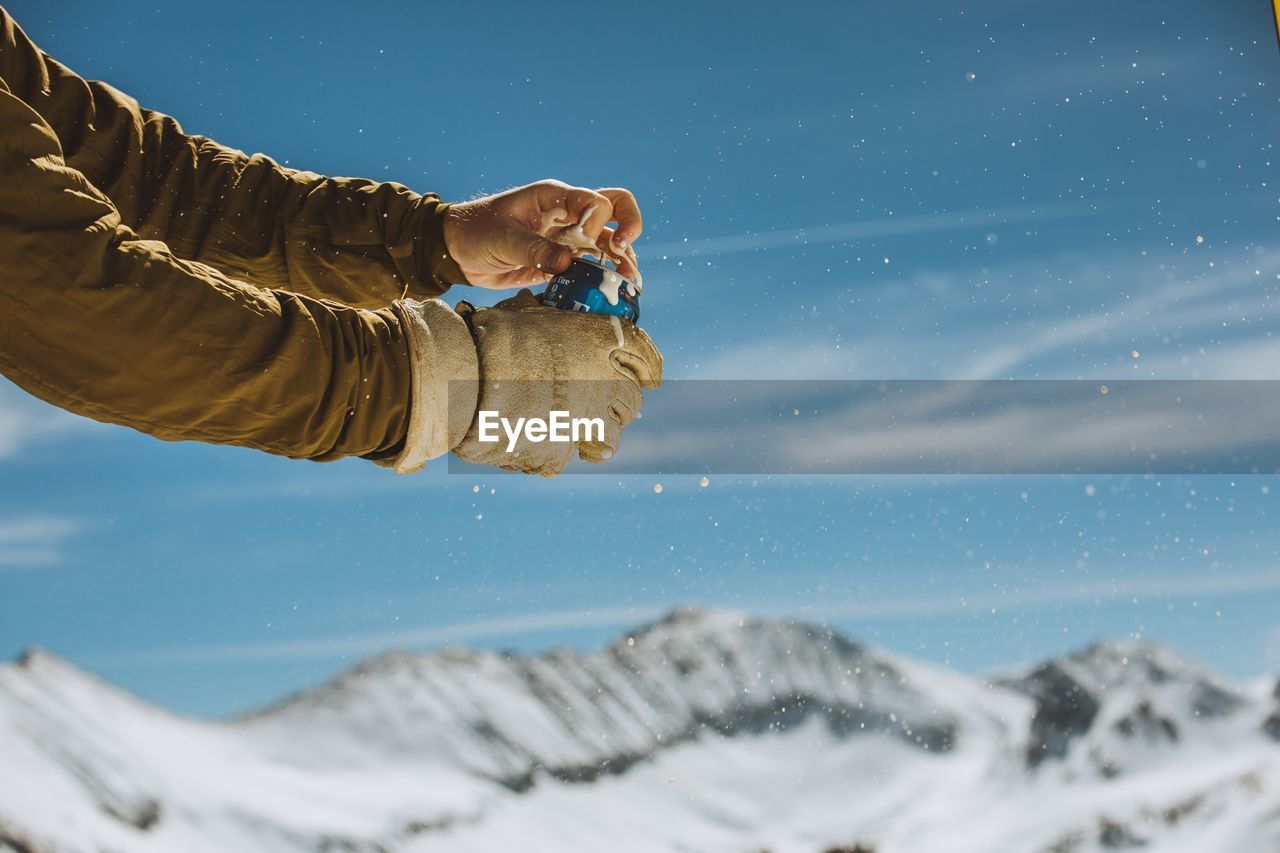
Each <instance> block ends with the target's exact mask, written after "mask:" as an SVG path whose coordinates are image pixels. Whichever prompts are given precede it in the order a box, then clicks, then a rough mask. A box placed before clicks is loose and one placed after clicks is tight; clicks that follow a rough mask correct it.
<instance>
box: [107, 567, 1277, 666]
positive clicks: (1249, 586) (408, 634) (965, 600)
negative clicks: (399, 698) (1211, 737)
mask: <svg viewBox="0 0 1280 853" xmlns="http://www.w3.org/2000/svg"><path fill="white" fill-rule="evenodd" d="M1275 591H1280V573H1276V572H1272V571H1266V572H1262V571H1259V572H1240V573H1235V574H1225V575H1200V576H1187V577H1159V578H1124V579H1117V580H1108V581H1097V582H1091V583H1080V584H1070V585H1048V586H1042V587H1026V588H1010V589H1006V590H1003V591H1000V592H992V591H990V590H989V589H986V588H984V589H983V590H982V591H975V592H974V593H972V594H966V593H957V594H952V595H943V596H934V597H930V596H913V597H908V598H885V599H879V600H875V599H870V600H862V601H859V602H858V603H857V604H850V605H840V604H834V605H818V606H815V605H814V604H813V602H812V601H804V602H785V601H767V602H754V603H743V602H737V601H735V602H730V603H729V606H732V607H733V608H734V609H735V610H741V611H744V612H750V613H755V614H759V615H764V616H778V617H786V616H802V617H803V618H805V619H807V620H810V621H816V622H833V623H834V622H850V621H872V620H896V619H927V618H934V617H945V616H955V615H960V614H966V613H979V612H989V611H992V610H995V611H1008V610H1026V609H1035V608H1042V607H1078V606H1088V607H1097V606H1098V605H1099V604H1101V603H1105V602H1115V601H1124V600H1137V601H1142V600H1145V599H1159V600H1161V601H1169V600H1183V599H1198V598H1215V597H1216V598H1225V597H1233V596H1241V595H1252V594H1258V593H1265V592H1275ZM674 606H676V605H675V604H672V603H662V604H649V605H637V606H633V607H603V608H589V609H581V610H560V611H547V612H542V613H531V614H513V615H510V616H497V617H492V618H487V619H477V620H471V621H466V622H454V623H449V624H444V625H434V626H426V627H421V628H415V629H409V630H405V631H397V632H375V633H369V634H360V635H344V636H332V637H319V638H313V639H301V640H281V641H276V642H253V643H224V644H218V645H208V646H190V647H187V648H170V649H164V650H156V651H139V652H132V653H125V654H119V655H112V656H110V657H100V658H97V659H96V660H95V663H96V664H99V665H109V666H131V667H132V666H139V667H155V666H182V665H188V664H201V663H261V662H278V661H298V660H335V659H344V658H349V657H356V658H360V657H366V656H369V655H373V654H377V653H380V652H385V651H388V650H390V649H412V648H424V647H432V646H436V647H438V646H441V645H446V644H458V643H464V642H474V641H477V640H489V639H500V638H512V637H518V636H528V635H532V634H540V633H547V632H552V633H554V632H564V631H572V630H578V629H584V628H616V629H618V630H623V629H626V628H628V627H633V626H635V625H637V624H639V623H644V622H648V621H652V620H654V619H657V618H659V617H660V616H662V615H663V614H664V613H667V612H669V611H670V610H671V609H672V608H673V607H674ZM712 606H718V605H716V604H712Z"/></svg>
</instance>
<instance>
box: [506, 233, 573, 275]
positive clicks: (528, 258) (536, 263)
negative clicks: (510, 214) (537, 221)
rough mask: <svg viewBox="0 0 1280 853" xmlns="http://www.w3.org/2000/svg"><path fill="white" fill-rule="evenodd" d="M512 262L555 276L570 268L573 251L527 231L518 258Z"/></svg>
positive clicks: (518, 249) (522, 239)
mask: <svg viewBox="0 0 1280 853" xmlns="http://www.w3.org/2000/svg"><path fill="white" fill-rule="evenodd" d="M512 260H514V261H515V262H516V263H521V264H523V265H524V266H526V267H528V268H529V269H531V270H537V271H538V272H541V273H546V274H547V275H555V274H556V273H562V272H564V271H565V270H566V269H568V268H569V262H570V261H572V260H573V251H572V250H571V249H570V248H569V247H568V246H562V245H560V244H559V243H553V242H551V241H550V240H548V239H547V238H546V237H543V236H541V235H539V234H536V233H534V232H532V231H526V232H525V233H524V236H523V237H522V238H521V241H520V245H519V246H518V248H517V254H516V257H515V258H513V259H512Z"/></svg>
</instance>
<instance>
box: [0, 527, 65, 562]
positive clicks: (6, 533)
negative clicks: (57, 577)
mask: <svg viewBox="0 0 1280 853" xmlns="http://www.w3.org/2000/svg"><path fill="white" fill-rule="evenodd" d="M83 526H84V525H83V524H82V523H81V522H79V521H77V520H76V519H72V518H64V517H60V516H41V515H33V516H26V517H21V518H13V519H7V520H0V569H5V568H9V569H24V568H36V567H41V566H53V565H57V564H59V563H61V562H62V561H63V560H64V559H65V555H64V546H65V545H66V543H67V540H68V539H70V538H71V537H72V536H73V535H74V534H75V533H77V532H78V531H79V530H80V529H81V528H82V527H83Z"/></svg>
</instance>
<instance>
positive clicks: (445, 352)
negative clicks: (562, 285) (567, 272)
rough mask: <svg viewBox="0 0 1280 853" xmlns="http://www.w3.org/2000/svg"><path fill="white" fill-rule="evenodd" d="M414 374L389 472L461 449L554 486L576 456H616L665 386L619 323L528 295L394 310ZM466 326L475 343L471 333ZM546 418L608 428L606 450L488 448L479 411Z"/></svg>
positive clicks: (647, 347) (636, 333)
mask: <svg viewBox="0 0 1280 853" xmlns="http://www.w3.org/2000/svg"><path fill="white" fill-rule="evenodd" d="M395 308H396V311H397V313H398V314H399V316H400V318H401V321H402V323H403V325H404V328H405V334H406V337H407V338H408V343H409V352H410V356H411V361H412V364H413V370H414V376H413V389H414V390H413V394H414V400H413V405H412V407H411V411H410V423H409V434H408V437H407V438H406V443H405V448H404V450H403V451H402V452H401V453H400V454H399V456H397V457H396V458H395V459H393V460H388V461H387V462H386V463H384V464H388V465H390V466H391V467H394V468H395V469H396V470H397V471H399V472H401V473H408V472H412V471H416V470H419V469H420V468H422V466H423V464H424V463H425V462H426V461H427V460H428V459H433V458H435V457H437V456H442V455H443V454H445V453H447V452H449V451H450V450H452V451H454V452H455V453H456V454H457V455H458V457H459V458H460V459H463V460H465V461H467V462H473V463H477V464H482V465H494V466H497V467H499V468H505V469H507V470H511V471H523V472H526V473H530V474H542V475H543V476H547V477H550V476H554V475H556V474H558V473H560V472H561V471H563V470H564V469H565V467H566V466H567V465H568V464H569V463H570V462H571V461H572V460H573V455H574V452H575V451H576V452H577V453H578V454H579V455H580V456H581V457H582V458H583V459H585V460H587V461H588V462H600V461H603V460H605V459H608V458H609V457H610V456H612V455H613V453H615V452H616V451H617V449H618V443H619V440H620V438H621V433H622V428H623V427H624V426H626V425H627V424H629V423H631V421H632V420H634V419H635V417H636V416H637V415H638V414H639V413H640V399H641V390H642V389H645V388H656V387H658V385H659V384H660V383H661V382H662V355H661V353H659V352H658V349H657V347H655V346H654V345H653V341H651V340H650V339H649V336H648V335H646V334H645V333H644V332H643V331H641V330H640V329H638V328H636V327H635V326H633V325H632V324H630V323H627V322H625V321H623V320H621V319H620V318H618V317H608V316H604V315H600V314H581V313H577V312H573V311H562V310H560V309H558V308H548V307H545V306H543V305H542V304H541V303H539V302H538V298H537V297H536V296H534V295H533V293H532V292H530V291H528V290H522V291H520V293H519V294H517V295H516V296H514V297H512V298H511V299H507V300H505V301H503V302H500V303H498V304H497V305H495V306H494V307H492V308H475V307H473V306H471V305H469V304H468V303H466V302H461V303H459V305H458V312H454V310H453V309H451V308H449V306H448V305H446V304H445V303H443V302H441V301H440V300H438V299H432V300H428V301H426V302H417V301H414V300H402V301H400V302H397V303H396V304H395ZM468 327H469V328H470V333H468ZM483 410H487V411H496V412H498V413H499V415H500V416H501V417H505V418H507V419H508V420H509V421H510V422H511V423H514V422H515V421H516V419H517V418H542V419H547V418H548V417H549V416H550V413H551V412H552V411H567V412H568V413H569V416H570V417H571V418H600V419H601V420H603V422H604V425H605V429H604V438H603V440H590V441H586V440H584V441H579V442H578V443H577V444H573V443H567V442H563V443H562V442H551V441H545V440H544V441H541V442H531V441H528V440H525V439H523V438H522V439H521V440H520V441H519V442H518V443H517V445H516V447H515V448H514V451H513V452H507V444H508V442H507V436H506V435H505V434H502V432H501V431H499V440H498V441H496V442H482V441H480V440H479V439H480V436H479V423H478V419H477V412H478V411H483Z"/></svg>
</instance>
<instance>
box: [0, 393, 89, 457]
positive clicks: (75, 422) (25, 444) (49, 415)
mask: <svg viewBox="0 0 1280 853" xmlns="http://www.w3.org/2000/svg"><path fill="white" fill-rule="evenodd" d="M92 423H93V422H92V421H89V420H87V419H85V418H80V417H77V416H75V415H73V414H70V413H69V412H64V411H62V410H60V409H57V408H54V407H53V406H50V405H49V404H48V403H45V402H43V401H41V400H37V399H36V398H35V397H32V396H31V395H30V394H27V393H26V392H25V391H23V390H21V389H20V388H18V387H17V386H15V385H12V384H10V383H9V382H8V381H7V380H5V379H3V378H0V459H4V458H6V457H12V456H16V455H17V454H19V453H21V452H23V451H25V450H28V449H30V448H31V447H32V446H35V445H37V444H39V443H41V442H44V441H47V440H48V439H51V438H55V437H59V436H61V435H63V434H65V433H67V432H69V431H71V430H75V429H79V428H81V427H82V426H89V425H91V424H92Z"/></svg>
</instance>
